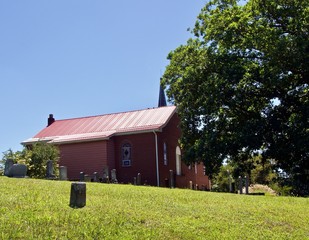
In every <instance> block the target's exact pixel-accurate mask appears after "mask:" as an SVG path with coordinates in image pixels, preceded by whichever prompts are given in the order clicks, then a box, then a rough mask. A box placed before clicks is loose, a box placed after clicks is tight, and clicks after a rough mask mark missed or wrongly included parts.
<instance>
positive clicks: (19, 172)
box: [8, 164, 27, 178]
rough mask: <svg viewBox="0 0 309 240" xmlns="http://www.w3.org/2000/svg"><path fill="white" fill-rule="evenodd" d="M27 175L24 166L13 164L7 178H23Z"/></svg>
mask: <svg viewBox="0 0 309 240" xmlns="http://www.w3.org/2000/svg"><path fill="white" fill-rule="evenodd" d="M26 175H27V166H26V165H25V164H13V166H12V167H10V169H9V172H8V177H14V178H24V177H26Z"/></svg>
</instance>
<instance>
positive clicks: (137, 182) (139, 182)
mask: <svg viewBox="0 0 309 240" xmlns="http://www.w3.org/2000/svg"><path fill="white" fill-rule="evenodd" d="M136 184H137V185H138V186H140V185H142V176H141V174H140V173H138V174H137V178H136Z"/></svg>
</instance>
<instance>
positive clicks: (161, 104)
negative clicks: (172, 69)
mask: <svg viewBox="0 0 309 240" xmlns="http://www.w3.org/2000/svg"><path fill="white" fill-rule="evenodd" d="M160 80H161V79H160ZM164 106H166V99H165V92H164V90H163V88H162V86H161V84H160V93H159V102H158V107H164Z"/></svg>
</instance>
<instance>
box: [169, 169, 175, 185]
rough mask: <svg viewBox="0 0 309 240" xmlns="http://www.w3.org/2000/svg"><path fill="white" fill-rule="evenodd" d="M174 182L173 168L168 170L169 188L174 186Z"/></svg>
mask: <svg viewBox="0 0 309 240" xmlns="http://www.w3.org/2000/svg"><path fill="white" fill-rule="evenodd" d="M174 185H175V183H174V172H173V170H170V188H174V187H175V186H174Z"/></svg>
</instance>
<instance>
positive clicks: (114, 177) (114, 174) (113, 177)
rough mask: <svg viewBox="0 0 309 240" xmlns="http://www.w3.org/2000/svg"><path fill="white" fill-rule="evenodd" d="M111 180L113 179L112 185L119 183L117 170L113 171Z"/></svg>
mask: <svg viewBox="0 0 309 240" xmlns="http://www.w3.org/2000/svg"><path fill="white" fill-rule="evenodd" d="M111 178H112V183H118V180H117V175H116V169H113V170H112V171H111Z"/></svg>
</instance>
